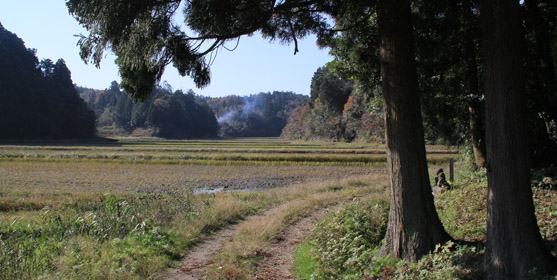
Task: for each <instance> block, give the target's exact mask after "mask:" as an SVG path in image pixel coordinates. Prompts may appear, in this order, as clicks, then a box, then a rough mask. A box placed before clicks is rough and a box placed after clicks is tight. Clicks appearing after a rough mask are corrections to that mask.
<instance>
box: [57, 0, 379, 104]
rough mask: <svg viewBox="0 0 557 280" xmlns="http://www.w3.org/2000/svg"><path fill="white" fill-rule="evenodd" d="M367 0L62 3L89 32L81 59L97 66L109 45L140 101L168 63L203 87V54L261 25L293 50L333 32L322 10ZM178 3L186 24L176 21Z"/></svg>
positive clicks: (125, 83)
mask: <svg viewBox="0 0 557 280" xmlns="http://www.w3.org/2000/svg"><path fill="white" fill-rule="evenodd" d="M366 2H369V1H361V0H357V1H316V0H281V1H274V0H263V1H261V0H186V1H181V0H140V1H137V0H69V1H68V2H67V3H66V5H67V6H68V9H69V12H70V14H71V15H72V16H74V17H75V18H76V19H77V20H78V22H79V23H80V24H81V25H82V26H84V27H85V28H86V29H87V30H88V31H89V35H88V36H84V35H81V38H80V40H79V42H78V45H79V46H80V49H81V50H80V55H81V57H82V59H83V60H84V61H85V62H92V63H94V64H95V65H96V66H97V67H99V65H100V62H101V60H102V58H103V53H104V51H106V50H111V51H113V52H114V53H115V54H116V56H117V59H116V63H117V65H118V67H119V69H120V75H121V76H122V83H121V86H122V87H123V88H124V89H125V90H126V91H127V92H129V93H130V94H131V95H132V97H133V99H135V100H145V99H146V98H147V97H148V96H149V94H150V93H151V91H152V89H153V87H154V85H155V84H156V83H157V82H158V81H160V79H161V77H162V74H163V72H164V69H165V67H166V66H168V65H170V64H172V65H173V66H174V67H175V68H176V69H177V70H178V72H179V73H180V75H182V76H186V75H188V76H190V77H192V78H193V80H194V82H195V84H196V86H198V87H200V88H203V87H205V86H207V85H208V84H209V83H210V78H211V75H210V70H209V65H210V63H209V62H208V61H207V59H206V56H207V55H211V54H213V53H214V52H215V51H216V50H218V49H219V48H221V47H224V44H225V43H226V42H229V41H233V40H238V39H239V38H240V37H241V36H243V35H251V34H253V33H254V32H256V31H259V32H261V34H262V35H263V37H264V38H267V39H269V40H279V41H280V42H282V43H291V42H294V44H295V50H294V53H296V52H297V51H298V47H297V39H298V38H303V37H305V36H307V35H308V34H310V33H315V34H317V35H318V38H319V39H318V40H326V38H329V37H330V36H331V35H332V34H333V33H334V30H332V28H331V26H330V21H329V20H328V17H327V16H333V17H335V16H336V15H338V14H341V13H343V12H345V11H348V10H354V9H353V7H354V5H356V6H357V5H360V3H361V5H365V4H364V3H366ZM180 9H181V10H182V12H183V15H184V25H182V24H181V23H176V22H175V21H174V19H175V18H176V17H175V15H176V13H177V12H178V11H179V10H180ZM365 16H367V15H364V18H365ZM187 30H191V33H194V34H195V35H190V34H187V33H186V32H189V31H187Z"/></svg>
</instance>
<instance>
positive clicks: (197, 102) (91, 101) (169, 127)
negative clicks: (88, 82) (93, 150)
mask: <svg viewBox="0 0 557 280" xmlns="http://www.w3.org/2000/svg"><path fill="white" fill-rule="evenodd" d="M79 91H80V94H81V96H82V97H83V98H84V99H85V100H86V101H87V104H88V105H89V107H90V108H91V109H93V110H94V111H95V114H96V115H97V119H98V125H99V126H112V125H113V126H115V127H116V128H118V129H121V130H123V131H124V132H125V133H131V132H132V131H134V130H138V129H140V130H145V131H148V134H149V135H150V136H154V137H161V138H174V139H191V138H215V137H217V130H218V124H217V120H216V118H215V115H214V114H213V111H212V110H211V108H210V107H209V106H208V104H207V102H206V100H205V98H202V97H200V96H197V95H195V93H194V92H193V91H192V90H189V91H187V92H186V93H184V92H183V91H181V90H177V91H174V92H172V89H171V88H170V87H169V86H167V87H162V86H160V85H159V86H157V87H155V88H154V89H153V91H152V92H151V96H150V98H149V99H147V100H145V101H142V102H134V101H133V100H132V99H131V98H130V96H129V95H128V94H126V93H125V92H123V91H122V90H121V89H120V86H119V85H118V83H117V82H115V81H114V82H112V84H111V85H110V87H109V88H107V89H106V90H104V91H99V90H92V89H87V88H79Z"/></svg>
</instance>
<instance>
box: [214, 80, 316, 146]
mask: <svg viewBox="0 0 557 280" xmlns="http://www.w3.org/2000/svg"><path fill="white" fill-rule="evenodd" d="M307 100H308V96H305V95H301V94H295V93H293V92H281V91H274V92H269V93H258V94H252V95H250V96H236V95H231V96H226V97H220V98H207V104H208V105H209V106H210V107H211V109H212V110H213V112H215V115H216V117H217V120H218V123H219V136H221V137H278V136H280V134H281V132H282V129H283V128H284V126H285V125H286V122H287V120H288V118H289V117H290V115H291V114H292V111H293V110H294V108H296V107H298V106H300V105H301V104H304V103H305V102H306V101H307Z"/></svg>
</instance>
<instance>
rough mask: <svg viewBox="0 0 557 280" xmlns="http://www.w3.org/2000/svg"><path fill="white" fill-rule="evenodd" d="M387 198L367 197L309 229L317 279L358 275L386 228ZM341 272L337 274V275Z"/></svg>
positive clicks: (366, 272) (366, 269)
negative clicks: (375, 198)
mask: <svg viewBox="0 0 557 280" xmlns="http://www.w3.org/2000/svg"><path fill="white" fill-rule="evenodd" d="M388 209H389V207H388V202H387V201H386V200H367V201H362V202H359V203H357V204H354V205H349V206H347V207H345V208H344V209H342V210H340V211H338V212H336V213H333V214H332V215H330V216H328V217H326V218H325V219H323V221H321V222H320V223H319V224H318V225H317V226H316V228H315V229H314V230H313V231H312V241H311V243H312V245H313V247H314V248H316V253H317V256H316V258H317V260H318V262H317V263H318V267H317V271H316V272H315V273H314V275H313V278H316V279H331V278H344V279H361V278H362V277H363V276H364V275H369V274H370V272H371V271H370V268H369V267H368V264H370V263H371V262H372V258H373V256H374V255H375V253H376V248H377V247H378V246H379V245H380V243H381V240H382V238H383V236H384V235H385V231H386V228H387V217H388ZM339 276H340V277H339Z"/></svg>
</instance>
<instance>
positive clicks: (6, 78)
mask: <svg viewBox="0 0 557 280" xmlns="http://www.w3.org/2000/svg"><path fill="white" fill-rule="evenodd" d="M0 99H1V100H2V102H0V116H1V118H2V120H1V121H0V139H37V138H40V139H69V138H93V137H95V115H94V113H93V112H92V111H91V110H89V108H87V104H85V102H83V100H82V99H81V98H80V97H79V95H78V94H77V91H76V89H75V88H74V86H73V83H72V79H71V73H70V70H69V69H68V67H67V66H66V63H65V62H64V60H62V59H59V60H58V61H56V63H55V62H53V61H52V60H50V59H43V60H41V61H40V62H39V59H38V58H37V56H36V51H35V50H33V49H28V48H26V47H25V43H24V42H23V40H21V39H20V38H19V37H17V35H16V34H14V33H12V32H10V31H8V30H6V29H5V28H4V27H3V26H2V24H0Z"/></svg>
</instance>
